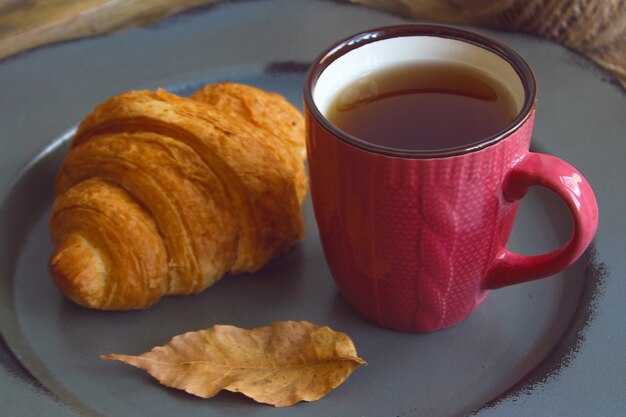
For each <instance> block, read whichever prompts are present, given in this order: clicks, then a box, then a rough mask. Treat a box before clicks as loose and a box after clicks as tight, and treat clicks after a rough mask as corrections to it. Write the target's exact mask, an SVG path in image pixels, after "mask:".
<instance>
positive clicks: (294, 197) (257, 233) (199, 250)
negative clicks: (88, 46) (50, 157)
mask: <svg viewBox="0 0 626 417" xmlns="http://www.w3.org/2000/svg"><path fill="white" fill-rule="evenodd" d="M298 115H299V114H298ZM299 116H300V115H299ZM300 118H301V116H300ZM302 140H303V138H302ZM286 143H288V141H286V140H285V138H284V137H280V136H276V135H275V134H273V133H270V132H268V131H266V130H264V129H263V128H260V127H258V126H256V125H254V124H252V123H250V122H249V121H247V120H246V119H245V118H243V117H242V116H241V115H238V114H236V113H232V114H231V113H230V112H226V111H224V110H223V109H219V108H216V107H215V106H212V105H209V104H207V103H204V102H201V101H197V100H190V99H185V98H181V97H178V96H175V95H172V94H169V93H167V92H165V91H162V90H160V91H158V92H157V93H153V92H149V91H132V92H128V93H124V94H120V95H118V96H115V97H112V98H110V99H109V100H106V101H105V102H103V103H102V104H100V105H99V106H98V107H97V108H96V109H95V111H94V112H93V113H92V114H90V115H89V116H88V117H87V118H86V119H85V120H84V121H83V123H81V125H80V126H79V128H78V130H77V133H76V135H75V138H74V140H73V142H72V145H71V149H70V152H69V154H68V156H67V158H66V160H65V161H64V163H63V166H62V168H61V171H60V173H59V176H58V178H57V183H56V187H55V188H56V189H55V192H56V194H57V196H58V200H57V203H56V205H55V208H54V210H53V214H52V217H51V220H50V230H51V233H52V235H53V239H54V242H55V245H56V246H57V251H56V252H55V254H54V255H53V257H52V259H51V262H50V270H51V274H52V275H53V277H54V279H55V282H56V283H57V285H59V287H60V288H61V290H62V291H63V292H64V293H66V294H67V295H68V296H69V297H70V298H72V299H73V300H74V301H76V302H78V303H80V304H83V305H86V306H89V307H95V308H103V309H130V308H144V307H147V306H148V305H150V304H152V303H154V302H155V301H156V300H158V298H159V297H160V296H161V295H165V294H188V293H194V292H199V291H201V290H203V289H204V288H206V287H207V286H209V285H211V284H212V283H213V282H215V281H216V280H217V279H219V278H220V277H221V276H222V275H223V274H224V273H226V272H228V271H231V272H254V271H256V270H258V269H259V268H260V267H262V266H263V265H264V264H265V263H266V262H267V261H268V260H269V259H271V258H272V257H274V256H276V255H278V254H280V253H282V252H284V251H286V250H288V249H289V247H291V245H292V244H293V243H294V242H295V241H297V240H298V239H300V238H301V237H302V233H303V224H302V214H301V210H300V203H301V201H302V199H303V197H304V194H305V193H306V174H305V171H304V165H303V162H302V159H301V157H300V156H296V154H295V151H294V148H292V147H290V146H289V145H286ZM303 179H304V181H303ZM96 196H97V198H96ZM103 196H108V197H111V198H110V200H109V201H108V202H101V203H96V201H102V199H103V198H104V197H103ZM69 206H71V207H72V209H71V210H70V209H68V207H69ZM101 206H102V207H104V208H100V207H101ZM122 211H124V212H125V213H126V214H124V215H121V214H119V212H122ZM69 213H71V216H70V214H69ZM112 213H113V214H112ZM115 213H117V214H115ZM72 216H76V218H78V219H80V220H72V218H73V217H72ZM116 216H117V217H116ZM119 216H122V217H121V218H118V217H119ZM124 216H126V217H124ZM112 219H113V220H112ZM101 223H102V224H105V226H103V229H102V230H99V229H98V224H101ZM115 224H117V225H118V226H119V229H118V230H113V229H114V225H115ZM85 225H88V226H89V227H87V228H86V226H85ZM129 227H130V228H133V230H132V231H128V230H127V229H128V228H129ZM138 231H141V233H139V232H138ZM105 232H106V233H105ZM144 235H145V238H144V237H143V236H144ZM131 236H132V238H131ZM126 240H133V242H127V241H126ZM154 240H158V242H159V245H160V247H159V249H154V245H155V244H156V243H154V242H153V241H154ZM142 251H148V252H150V251H155V252H154V255H151V256H152V257H151V256H148V255H146V254H145V253H143V252H142ZM153 257H156V258H155V259H156V261H155V259H152V258H153ZM118 258H120V259H118ZM150 262H152V263H153V264H154V262H156V263H158V264H159V265H161V264H164V265H165V267H163V266H162V265H161V266H159V267H156V266H154V265H151V266H150V265H146V264H145V263H148V264H149V263H150ZM122 275H124V278H123V279H122V278H121V277H122ZM154 282H158V285H155V284H154ZM148 287H149V288H148ZM154 288H157V290H155V291H156V293H158V294H155V291H152V289H154ZM133 294H134V295H133Z"/></svg>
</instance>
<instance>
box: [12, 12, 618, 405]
mask: <svg viewBox="0 0 626 417" xmlns="http://www.w3.org/2000/svg"><path fill="white" fill-rule="evenodd" d="M404 22H406V21H404V20H401V19H399V18H397V17H394V16H391V15H388V14H385V13H383V12H380V11H376V10H373V9H368V8H363V7H357V6H351V5H346V4H343V3H337V2H329V1H304V0H298V1H294V0H268V1H263V2H248V1H237V2H226V3H223V4H219V5H217V6H214V7H209V8H204V9H199V10H196V11H194V12H193V13H187V14H184V15H181V16H178V17H175V18H171V19H168V20H166V21H164V22H162V23H158V24H156V25H153V26H151V27H148V28H143V29H135V30H130V31H124V32H120V33H116V34H114V35H110V36H105V37H100V38H96V39H89V40H82V41H76V42H70V43H65V44H61V45H56V46H51V47H46V48H42V49H39V50H36V51H34V52H29V53H25V54H21V55H19V56H17V57H13V58H10V59H8V60H5V61H3V62H1V63H0V80H1V81H0V83H1V94H0V106H1V109H2V112H1V113H0V126H2V130H1V131H0V203H1V206H0V207H1V217H0V333H1V335H2V338H1V342H0V409H1V412H0V414H2V415H3V416H11V417H12V416H20V417H22V416H26V417H28V416H42V415H54V416H59V417H69V416H99V417H127V416H136V417H142V416H151V417H157V416H173V415H184V416H186V417H193V416H203V417H211V416H227V415H233V416H241V415H249V416H259V417H261V416H279V417H280V416H325V417H333V416H337V417H345V416H358V417H362V416H371V417H395V416H402V417H407V416H430V417H440V416H464V415H475V416H481V417H486V416H592V415H593V416H623V415H625V414H624V412H625V411H624V410H626V389H625V388H626V383H625V379H624V375H626V360H625V358H626V325H625V324H626V323H625V320H626V317H625V316H624V295H625V294H626V280H624V275H626V262H625V257H624V236H626V222H624V218H623V215H624V207H626V194H625V193H624V184H625V181H624V177H625V175H624V172H625V171H624V169H625V168H624V166H623V161H624V158H625V157H626V151H625V150H624V149H625V148H624V145H623V142H624V137H625V133H624V132H626V117H624V116H625V110H626V94H624V92H623V91H622V90H621V89H620V88H619V87H618V86H617V85H616V84H614V83H611V81H610V77H608V76H607V75H606V74H604V73H603V72H601V71H599V70H598V69H596V67H595V66H594V65H593V64H591V63H590V62H589V61H587V60H586V59H584V58H582V57H580V56H577V55H576V54H574V53H572V52H570V51H567V50H565V49H564V48H562V47H560V46H557V45H554V44H552V43H549V42H545V41H541V40H539V39H536V38H531V37H527V36H523V35H514V34H507V33H493V32H487V31H483V32H484V33H486V34H488V35H491V36H493V37H494V38H496V39H499V40H501V41H503V42H505V43H507V44H509V45H511V46H512V47H513V48H515V49H516V50H518V51H519V52H520V53H521V54H522V55H523V56H524V57H525V58H526V59H527V60H528V61H529V63H530V64H531V66H532V67H533V68H534V69H535V71H536V74H537V77H538V80H539V86H540V87H539V105H538V109H537V120H536V125H535V136H534V147H535V149H537V150H540V151H542V152H548V153H553V154H555V155H558V156H559V157H561V158H563V159H565V160H567V161H569V162H570V163H572V164H573V165H574V166H576V167H577V168H578V169H580V170H581V171H582V172H583V173H584V174H585V176H586V177H587V178H588V180H589V181H590V183H591V184H592V186H593V187H594V189H595V191H596V193H597V198H598V202H599V206H600V215H601V220H600V228H599V231H598V234H597V237H596V239H595V241H594V243H593V249H592V250H590V251H588V252H587V254H586V255H585V256H584V257H583V258H582V259H581V260H580V261H579V262H577V263H576V264H575V265H574V266H572V267H571V268H570V269H568V270H567V271H566V272H564V273H562V274H559V275H558V276H555V277H552V278H549V279H545V280H541V281H536V282H533V283H528V284H524V285H518V286H515V287H509V288H506V289H502V290H498V291H493V292H492V293H491V294H490V295H489V297H488V298H487V300H486V301H485V303H484V304H483V305H482V307H481V308H480V309H479V310H478V311H477V312H476V313H475V314H474V315H473V316H472V317H471V318H469V319H468V320H466V321H464V322H463V323H461V324H459V325H457V326H454V327H452V328H449V329H446V330H443V331H440V332H437V333H433V334H404V333H399V332H394V331H390V330H386V329H382V328H378V327H375V326H373V325H371V324H369V323H367V322H365V321H363V320H362V319H360V318H359V317H358V316H357V315H356V314H355V313H354V312H353V311H352V310H351V309H350V308H349V307H348V306H347V304H346V303H345V302H344V300H343V299H342V298H341V297H340V296H339V295H338V293H337V291H336V289H335V286H334V284H333V281H332V279H331V276H330V274H329V271H328V269H327V266H326V263H325V260H324V257H323V254H322V250H321V247H320V243H319V239H318V235H317V230H316V227H315V219H314V217H313V214H312V210H311V204H310V201H309V200H307V201H306V204H305V207H304V211H305V218H306V238H305V239H304V241H303V242H301V243H299V244H298V245H296V247H294V248H293V250H291V251H290V252H289V253H288V254H286V255H285V256H282V257H280V258H278V259H276V260H274V261H273V262H271V263H270V264H269V265H268V266H267V267H265V268H264V269H263V270H261V271H260V272H259V273H257V274H254V275H240V276H228V277H225V278H224V279H222V280H221V281H220V282H219V283H217V284H216V285H215V286H214V287H212V288H210V289H208V290H207V291H205V292H204V293H202V294H200V295H196V296H189V297H169V298H166V299H164V300H162V301H161V302H159V303H158V304H157V305H155V306H154V307H152V308H150V309H149V310H146V311H140V312H99V311H91V310H87V309H84V308H81V307H78V306H76V305H74V304H73V303H71V302H69V301H68V300H66V299H65V298H64V297H63V296H62V295H61V294H60V293H59V291H58V290H57V289H56V287H55V286H54V285H53V284H52V281H51V279H50V278H49V276H48V273H47V266H46V264H47V260H48V257H49V256H50V253H51V251H52V246H51V244H50V241H49V238H48V231H47V224H46V223H47V216H48V213H49V210H50V206H51V204H52V185H53V181H54V176H55V173H56V171H57V169H58V167H59V164H60V162H61V160H62V158H63V157H64V155H65V153H66V151H67V140H68V138H69V136H70V135H71V129H72V127H73V126H75V125H76V123H78V122H79V121H80V120H81V119H82V118H83V117H84V116H85V115H86V114H87V113H88V112H90V111H91V109H92V108H93V106H94V105H95V104H96V103H98V102H100V101H102V100H103V99H105V98H107V97H109V96H111V95H113V94H116V93H119V92H122V91H125V90H130V89H143V88H151V89H152V88H156V87H159V86H161V87H166V88H168V89H170V90H173V91H176V92H178V93H180V94H189V93H190V92H191V91H193V90H194V89H195V88H197V87H198V86H200V85H202V84H203V83H206V82H212V81H218V80H233V81H239V82H246V83H250V84H253V85H257V86H259V87H262V88H265V89H269V90H274V91H277V92H280V93H282V94H284V95H286V96H287V97H288V98H289V99H290V100H291V101H292V102H293V103H295V104H297V105H300V103H301V89H302V84H303V78H304V71H305V70H306V68H307V65H308V63H310V62H311V61H312V60H313V58H314V57H315V56H316V55H317V54H318V53H319V52H320V51H321V50H322V49H324V48H325V47H326V46H327V45H328V44H330V43H331V42H333V41H335V40H337V39H339V38H341V37H344V36H347V35H349V34H352V33H354V32H357V31H360V30H363V29H367V28H372V27H376V26H381V25H388V24H396V23H404ZM569 230H570V220H569V216H568V214H567V211H566V210H565V208H564V205H563V204H562V203H561V202H560V201H559V200H557V199H556V198H555V197H553V196H552V195H551V194H550V193H548V192H542V191H541V190H533V191H532V192H531V193H530V194H529V195H528V196H527V197H526V199H525V200H524V201H523V203H522V206H521V211H520V215H519V217H518V221H517V223H516V226H515V231H514V234H513V237H512V239H511V244H510V246H511V247H512V248H513V249H515V250H517V251H521V252H525V253H540V252H544V251H546V250H550V249H554V248H556V247H557V246H559V245H560V244H562V243H563V242H564V241H565V240H567V238H568V236H569ZM277 320H308V321H311V322H314V323H317V324H325V325H329V326H331V327H332V328H334V329H337V330H342V331H345V332H347V333H348V334H350V336H351V337H352V338H353V340H354V342H355V344H356V346H357V349H358V352H359V354H360V355H361V356H363V357H364V358H365V359H366V360H367V361H368V362H369V366H367V367H362V368H359V369H357V370H356V372H355V373H354V374H353V375H352V376H351V377H350V378H349V379H348V381H347V382H346V383H345V384H343V385H341V386H340V387H339V388H337V389H336V390H335V391H333V392H331V393H330V394H329V395H328V396H327V397H325V398H323V399H322V400H320V401H317V402H314V403H300V404H298V405H296V406H294V407H290V408H284V409H274V408H272V407H270V406H267V405H260V404H256V403H254V402H253V401H252V400H250V399H248V398H246V397H244V396H241V395H236V394H231V393H221V394H219V395H218V396H217V397H215V398H213V399H211V400H201V399H198V398H195V397H192V396H190V395H187V394H185V393H183V392H179V391H175V390H171V389H167V388H164V387H163V386H161V385H159V384H158V383H157V382H156V381H154V380H152V379H151V378H150V377H149V376H147V375H146V374H144V373H143V372H142V371H139V370H137V369H134V368H131V367H128V366H125V365H122V364H120V363H114V362H109V361H103V360H101V359H99V358H98V355H99V354H103V353H113V352H115V353H128V354H139V353H142V352H144V351H147V350H149V349H150V348H152V347H153V346H156V345H159V344H163V343H165V342H167V341H168V340H169V339H170V338H171V337H173V336H174V335H177V334H179V333H183V332H186V331H190V330H198V329H203V328H207V327H210V326H212V325H214V324H217V323H229V324H233V325H237V326H242V327H248V328H250V327H258V326H264V325H267V324H269V323H271V322H273V321H277Z"/></svg>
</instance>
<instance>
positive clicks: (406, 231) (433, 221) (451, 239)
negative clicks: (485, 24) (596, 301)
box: [304, 25, 598, 332]
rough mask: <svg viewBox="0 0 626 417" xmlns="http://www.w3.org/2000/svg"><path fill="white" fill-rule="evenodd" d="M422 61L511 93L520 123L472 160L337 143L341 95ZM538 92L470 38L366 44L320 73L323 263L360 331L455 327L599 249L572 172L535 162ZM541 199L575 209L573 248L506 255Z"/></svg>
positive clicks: (317, 172)
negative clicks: (540, 191) (517, 227)
mask: <svg viewBox="0 0 626 417" xmlns="http://www.w3.org/2000/svg"><path fill="white" fill-rule="evenodd" d="M426 60H430V61H432V60H439V61H451V62H455V63H461V64H463V65H471V66H474V67H476V68H478V69H480V70H481V71H485V72H487V73H489V74H490V75H491V76H492V77H494V78H496V79H497V80H498V81H500V82H502V83H503V84H504V85H505V86H506V87H507V88H508V89H509V91H510V92H511V93H512V95H513V97H514V99H515V101H516V104H517V106H518V108H519V113H518V115H517V116H516V117H515V119H514V120H513V121H512V122H511V123H510V124H509V125H508V126H507V127H506V128H505V129H504V130H502V131H500V132H496V133H495V134H494V135H492V136H490V137H488V138H484V139H483V140H481V141H479V142H476V143H472V144H470V145H467V146H463V147H459V148H452V149H439V150H434V151H419V150H416V151H406V150H399V149H393V148H388V147H385V146H381V145H375V144H372V143H368V142H366V141H363V140H361V139H359V138H357V137H354V136H351V135H350V134H348V133H346V132H343V131H341V130H340V129H338V128H337V127H335V126H334V125H333V124H332V123H330V122H329V121H328V120H327V118H326V114H327V112H328V109H329V106H330V105H331V102H332V99H333V98H334V95H335V94H336V93H337V91H340V90H341V89H342V88H343V87H345V86H346V85H347V84H349V83H350V82H351V81H353V80H355V79H358V78H359V77H360V76H362V75H364V74H367V73H369V72H372V71H377V70H380V69H385V68H387V67H390V66H394V65H402V64H406V63H416V62H420V61H426ZM535 102H536V83H535V79H534V76H533V74H532V71H531V70H530V68H529V67H528V64H526V62H525V61H524V60H523V59H522V58H521V57H520V56H519V55H518V54H517V53H515V52H514V51H513V50H511V49H510V48H508V47H506V46H505V45H502V44H499V43H497V42H495V41H493V40H491V39H488V38H485V37H483V36H480V35H477V34H474V33H472V32H468V31H464V30H460V29H456V28H451V27H445V26H438V25H405V26H393V27H385V28H380V29H374V30H370V31H367V32H363V33H360V34H357V35H354V36H351V37H350V38H347V39H345V40H342V41H340V42H338V43H336V44H335V45H332V46H331V47H330V48H328V49H327V51H325V52H324V53H322V54H321V55H320V56H319V58H318V59H317V60H316V61H315V63H314V64H313V66H312V67H311V70H310V72H309V74H308V78H307V81H306V85H305V91H304V103H305V117H306V122H307V150H308V160H309V171H310V180H311V195H312V198H313V206H314V210H315V216H316V219H317V224H318V228H319V233H320V238H321V241H322V245H323V248H324V253H325V256H326V260H327V262H328V265H329V267H330V270H331V272H332V275H333V277H334V279H335V282H336V283H337V286H338V288H339V290H340V292H341V294H342V295H343V296H344V297H345V299H346V300H347V301H348V302H349V303H350V305H352V306H353V307H354V308H355V309H356V310H357V311H358V312H359V313H360V314H361V315H362V316H363V317H365V318H366V319H368V320H370V321H372V322H373V323H376V324H378V325H381V326H384V327H388V328H392V329H397V330H402V331H412V332H429V331H434V330H438V329H441V328H445V327H448V326H451V325H453V324H455V323H458V322H459V321H461V320H463V319H465V318H466V317H468V316H469V315H470V314H472V313H473V312H474V311H475V310H476V308H478V306H479V305H480V303H481V302H482V301H483V300H484V298H485V296H486V295H487V292H488V290H490V289H495V288H500V287H503V286H507V285H512V284H517V283H522V282H526V281H530V280H534V279H539V278H543V277H547V276H550V275H553V274H555V273H557V272H559V271H561V270H563V269H565V268H567V267H568V266H569V265H571V264H572V263H573V262H574V261H575V260H576V259H578V257H580V255H581V254H582V253H583V252H584V250H585V249H586V248H587V246H588V245H589V243H590V242H591V240H592V238H593V236H594V234H595V231H596V228H597V222H598V208H597V203H596V200H595V197H594V194H593V191H592V190H591V187H590V186H589V184H588V183H587V181H586V180H585V179H584V177H583V176H582V175H581V174H580V172H578V171H577V170H576V169H575V168H573V167H572V166H571V165H569V164H568V163H566V162H564V161H562V160H560V159H558V158H556V157H553V156H550V155H545V154H539V153H532V152H529V146H530V138H531V132H532V126H533V121H534V111H535ZM533 185H539V186H543V187H547V188H548V189H550V190H552V191H553V192H555V193H556V194H557V195H558V196H559V197H560V198H562V199H563V200H564V201H565V203H566V204H567V206H568V208H569V210H570V212H571V214H572V218H573V231H572V236H571V238H570V240H569V241H568V242H567V243H566V244H565V245H564V246H563V247H562V248H560V249H558V250H555V251H553V252H550V253H547V254H544V255H538V256H525V255H520V254H516V253H512V252H509V251H508V250H507V249H506V244H507V241H508V239H509V235H510V233H511V229H512V227H513V222H514V218H515V214H516V210H517V205H518V200H519V199H520V198H522V197H523V196H524V194H525V192H526V190H527V189H528V187H530V186H533Z"/></svg>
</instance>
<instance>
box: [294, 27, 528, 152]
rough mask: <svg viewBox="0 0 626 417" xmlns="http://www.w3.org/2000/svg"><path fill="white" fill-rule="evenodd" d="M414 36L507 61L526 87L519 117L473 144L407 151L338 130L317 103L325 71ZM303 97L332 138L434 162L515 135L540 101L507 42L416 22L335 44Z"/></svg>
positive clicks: (312, 72) (314, 69) (319, 61)
mask: <svg viewBox="0 0 626 417" xmlns="http://www.w3.org/2000/svg"><path fill="white" fill-rule="evenodd" d="M413 36H430V37H439V38H446V39H452V40H457V41H461V42H466V43H469V44H471V45H474V46H477V47H480V48H483V49H485V50H487V51H489V52H491V53H494V54H496V55H498V56H499V57H500V58H502V59H504V60H505V61H506V62H507V63H508V64H509V65H511V67H512V68H513V69H514V70H515V72H516V73H517V75H518V77H519V78H520V81H521V83H522V86H523V88H524V103H523V105H522V108H521V109H520V111H519V113H518V114H517V116H516V117H515V118H514V119H513V120H512V121H511V122H510V123H509V124H507V125H506V127H504V128H503V129H501V130H500V131H498V132H496V133H494V134H492V135H490V136H488V137H486V138H483V139H481V140H479V141H476V142H472V143H470V144H466V145H462V146H458V147H452V148H443V149H433V150H406V149H398V148H392V147H389V146H384V145H377V144H373V143H371V142H367V141H365V140H363V139H359V138H358V137H356V136H353V135H351V134H349V133H347V132H344V131H343V130H341V129H339V128H338V127H336V126H335V125H334V124H332V123H331V122H330V121H329V120H328V119H327V118H326V116H324V115H323V114H322V112H321V111H320V110H319V108H318V107H317V105H316V104H315V101H314V100H313V88H314V87H315V85H316V83H317V80H318V79H319V77H320V75H321V74H322V72H324V70H325V69H326V68H328V66H330V64H332V63H333V62H334V61H335V60H336V59H337V58H339V57H341V56H343V55H345V54H347V53H348V52H350V51H352V50H354V49H357V48H360V47H362V46H364V45H367V44H369V43H373V42H378V41H381V40H385V39H392V38H400V37H413ZM303 96H304V102H305V104H306V107H307V108H308V111H310V112H311V114H312V115H313V117H314V118H315V119H316V121H317V122H318V123H319V124H320V125H321V126H322V127H323V128H324V129H325V130H326V131H328V132H329V133H330V134H331V135H332V136H334V137H335V138H338V139H339V140H341V141H342V142H344V143H347V144H349V145H352V146H355V147H357V148H360V149H363V150H366V151H369V152H372V153H376V154H380V155H386V156H392V157H400V158H410V159H431V158H446V157H451V156H458V155H465V154H468V153H471V152H476V151H479V150H481V149H484V148H486V147H489V146H491V145H494V144H496V143H498V142H500V141H502V140H503V139H505V138H507V137H509V136H510V135H511V134H512V133H513V132H515V131H517V130H518V129H519V128H520V127H521V126H523V125H524V124H525V123H526V121H527V120H528V118H529V117H530V115H531V114H532V112H533V110H534V108H535V103H536V98H537V82H536V80H535V76H534V74H533V72H532V70H531V68H530V66H529V65H528V63H527V62H526V61H525V60H524V59H523V58H522V57H521V56H520V55H519V54H518V53H517V52H515V51H514V50H513V49H512V48H510V47H509V46H507V45H505V44H503V43H500V42H498V41H495V40H493V39H491V38H488V37H486V36H483V35H480V34H478V33H475V32H471V31H469V30H465V29H460V28H457V27H453V26H447V25H438V24H420V23H415V24H405V25H393V26H382V27H378V28H373V29H368V30H365V31H361V32H358V33H356V34H354V35H351V36H348V37H346V38H344V39H341V40H339V41H337V42H335V43H333V44H332V45H330V46H329V47H327V48H326V50H324V51H323V52H322V53H320V54H319V55H318V56H317V57H316V58H315V60H314V61H313V64H312V65H311V67H310V68H309V70H308V73H307V76H306V79H305V86H304V94H303Z"/></svg>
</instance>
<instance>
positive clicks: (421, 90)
mask: <svg viewBox="0 0 626 417" xmlns="http://www.w3.org/2000/svg"><path fill="white" fill-rule="evenodd" d="M517 112H518V109H517V108H516V104H515V101H514V99H513V96H512V94H511V93H510V91H509V90H508V89H507V88H506V87H505V86H504V85H503V84H502V83H500V82H499V81H497V80H495V79H494V78H492V77H491V76H490V75H488V74H486V73H484V72H482V71H479V70H477V69H474V68H472V67H469V66H465V65H461V64H454V63H447V62H445V63H444V62H441V63H437V62H433V63H419V64H411V65H404V66H396V67H392V68H389V69H386V70H382V71H379V72H375V73H373V74H370V75H368V76H366V77H364V78H361V79H359V80H357V81H355V82H353V83H352V84H350V85H349V86H348V87H347V88H345V89H343V90H342V91H340V92H339V93H338V94H337V95H336V96H335V98H334V100H333V102H332V103H331V106H330V108H329V110H328V114H327V115H326V116H327V118H328V120H330V122H332V123H333V124H334V125H335V126H337V127H338V128H339V129H341V130H343V131H345V132H346V133H349V134H350V135H352V136H355V137H357V138H359V139H361V140H364V141H366V142H370V143H372V144H376V145H383V146H386V147H390V148H396V149H402V150H411V151H429V150H441V149H448V148H455V147H459V146H464V145H468V144H471V143H475V142H478V141H480V140H482V139H486V138H488V137H490V136H491V135H493V134H495V133H497V132H499V131H500V130H502V129H504V128H505V127H506V126H507V125H508V124H509V123H510V122H511V121H512V120H513V119H514V118H515V116H516V115H517Z"/></svg>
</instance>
